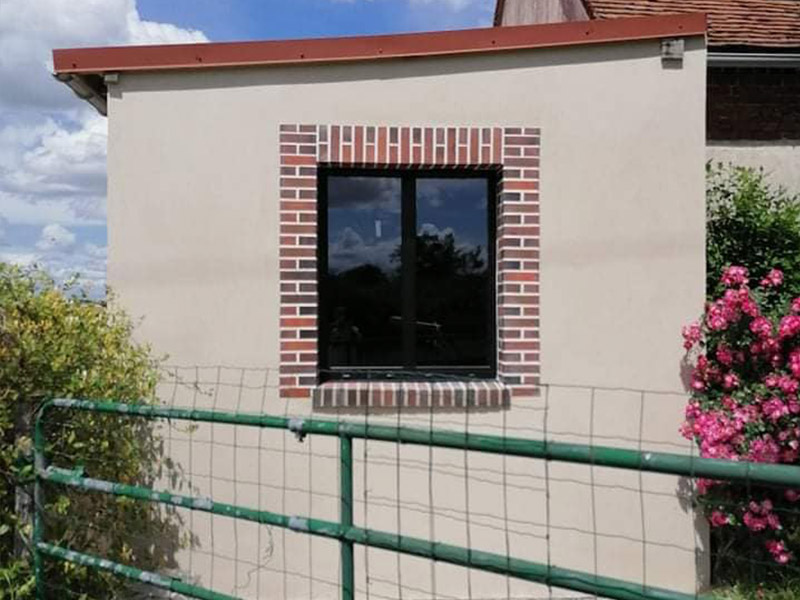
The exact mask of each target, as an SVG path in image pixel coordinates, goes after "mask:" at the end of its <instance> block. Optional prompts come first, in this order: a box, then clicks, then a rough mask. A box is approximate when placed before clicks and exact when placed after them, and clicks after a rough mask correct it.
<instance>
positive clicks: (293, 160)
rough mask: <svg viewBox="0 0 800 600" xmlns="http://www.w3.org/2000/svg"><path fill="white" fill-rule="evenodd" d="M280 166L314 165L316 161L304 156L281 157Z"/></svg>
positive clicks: (284, 155) (285, 155)
mask: <svg viewBox="0 0 800 600" xmlns="http://www.w3.org/2000/svg"><path fill="white" fill-rule="evenodd" d="M281 164H282V165H316V164H317V161H316V159H315V158H314V157H313V156H305V155H291V154H289V155H287V154H283V155H281Z"/></svg>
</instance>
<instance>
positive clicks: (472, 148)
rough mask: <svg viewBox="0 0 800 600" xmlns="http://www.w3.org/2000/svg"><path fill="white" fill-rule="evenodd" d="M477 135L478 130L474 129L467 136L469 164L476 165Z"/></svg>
mask: <svg viewBox="0 0 800 600" xmlns="http://www.w3.org/2000/svg"><path fill="white" fill-rule="evenodd" d="M478 133H479V130H478V129H477V128H475V127H473V128H472V129H470V136H469V138H470V139H469V162H471V163H472V164H478V160H479V158H478Z"/></svg>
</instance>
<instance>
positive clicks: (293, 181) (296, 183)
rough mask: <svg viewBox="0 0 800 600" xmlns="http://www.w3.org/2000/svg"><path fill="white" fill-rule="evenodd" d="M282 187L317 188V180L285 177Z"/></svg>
mask: <svg viewBox="0 0 800 600" xmlns="http://www.w3.org/2000/svg"><path fill="white" fill-rule="evenodd" d="M281 187H294V188H315V187H317V180H316V179H315V178H314V177H283V178H281Z"/></svg>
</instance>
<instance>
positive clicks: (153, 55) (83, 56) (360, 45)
mask: <svg viewBox="0 0 800 600" xmlns="http://www.w3.org/2000/svg"><path fill="white" fill-rule="evenodd" d="M705 33H706V16H705V15H704V14H702V13H687V14H680V15H666V16H658V17H636V18H630V19H609V20H601V21H578V22H569V23H548V24H542V25H518V26H512V27H487V28H481V29H464V30H457V31H436V32H429V33H405V34H396V35H378V36H359V37H342V38H317V39H305V40H279V41H261V42H221V43H219V42H218V43H200V44H171V45H158V46H112V47H102V48H69V49H56V50H53V65H54V71H55V74H56V75H62V74H71V75H80V74H89V73H92V74H102V73H108V72H126V71H163V70H175V69H182V70H183V69H209V68H222V67H245V66H262V65H282V64H314V63H330V62H346V61H364V60H382V59H392V58H414V57H422V56H446V55H457V54H473V53H484V52H501V51H510V50H523V49H534V48H549V47H559V46H572V45H585V44H598V43H611V42H625V41H636V40H647V39H656V38H664V37H683V36H693V35H704V34H705Z"/></svg>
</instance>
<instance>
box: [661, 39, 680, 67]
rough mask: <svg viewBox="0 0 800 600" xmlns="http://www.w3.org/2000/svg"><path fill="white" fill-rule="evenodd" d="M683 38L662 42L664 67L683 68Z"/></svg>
mask: <svg viewBox="0 0 800 600" xmlns="http://www.w3.org/2000/svg"><path fill="white" fill-rule="evenodd" d="M684 49H685V42H684V40H683V38H669V39H666V40H661V64H662V65H663V66H664V67H672V68H676V67H677V68H680V67H681V66H683V51H684Z"/></svg>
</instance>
